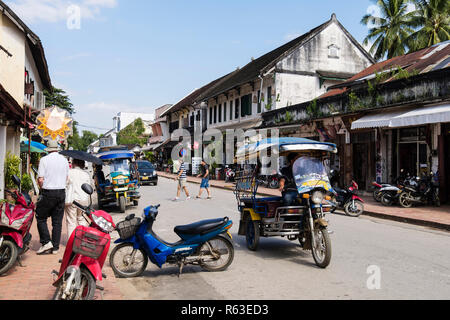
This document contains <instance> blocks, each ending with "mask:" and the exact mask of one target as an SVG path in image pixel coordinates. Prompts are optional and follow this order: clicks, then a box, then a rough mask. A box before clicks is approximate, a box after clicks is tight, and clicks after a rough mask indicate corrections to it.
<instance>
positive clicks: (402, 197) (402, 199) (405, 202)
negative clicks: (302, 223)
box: [398, 192, 413, 208]
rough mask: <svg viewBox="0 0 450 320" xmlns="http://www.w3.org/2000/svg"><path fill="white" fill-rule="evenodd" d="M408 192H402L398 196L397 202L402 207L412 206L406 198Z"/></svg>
mask: <svg viewBox="0 0 450 320" xmlns="http://www.w3.org/2000/svg"><path fill="white" fill-rule="evenodd" d="M408 197H409V194H408V193H406V192H402V194H401V195H400V196H399V198H398V202H399V203H400V205H401V206H402V207H403V208H411V207H412V206H413V204H412V202H411V201H409V200H408Z"/></svg>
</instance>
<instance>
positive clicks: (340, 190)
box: [334, 187, 347, 193]
mask: <svg viewBox="0 0 450 320" xmlns="http://www.w3.org/2000/svg"><path fill="white" fill-rule="evenodd" d="M334 190H335V191H336V192H337V193H347V190H345V189H341V188H338V187H334Z"/></svg>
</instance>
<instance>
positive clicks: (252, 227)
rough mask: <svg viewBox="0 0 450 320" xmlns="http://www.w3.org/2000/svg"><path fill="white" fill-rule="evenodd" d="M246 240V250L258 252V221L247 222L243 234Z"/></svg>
mask: <svg viewBox="0 0 450 320" xmlns="http://www.w3.org/2000/svg"><path fill="white" fill-rule="evenodd" d="M245 239H246V240H247V248H249V249H250V250H252V251H256V250H258V245H259V221H252V220H250V221H247V228H246V233H245Z"/></svg>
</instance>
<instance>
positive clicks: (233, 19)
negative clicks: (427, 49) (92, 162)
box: [4, 0, 375, 133]
mask: <svg viewBox="0 0 450 320" xmlns="http://www.w3.org/2000/svg"><path fill="white" fill-rule="evenodd" d="M4 2H5V3H6V4H8V5H9V6H10V7H11V8H12V9H13V10H14V11H15V12H16V14H18V16H19V17H20V18H21V19H22V20H23V21H24V22H25V23H26V24H27V25H28V27H30V29H32V30H33V32H34V33H36V34H37V35H38V36H39V38H40V39H41V41H42V43H43V46H44V49H45V54H46V58H47V62H48V66H49V71H50V76H51V79H52V84H53V86H55V87H57V88H61V89H63V90H65V91H66V92H67V93H68V94H69V97H70V99H71V101H72V103H73V104H74V108H75V110H76V113H75V114H74V118H75V120H77V121H78V122H79V123H80V125H81V127H80V129H81V130H91V131H94V132H96V133H105V132H106V131H107V130H109V129H111V128H112V127H113V117H114V116H115V115H117V113H118V112H139V113H154V110H155V109H156V108H158V107H160V106H162V105H164V104H168V103H170V104H174V103H176V102H178V101H179V100H181V99H182V98H183V97H185V96H187V95H188V94H189V93H191V92H192V91H194V90H195V89H197V88H200V87H202V86H203V85H205V84H207V83H209V82H211V81H213V80H215V79H217V78H219V77H221V76H223V75H225V74H227V73H229V72H231V71H233V70H235V69H236V68H237V67H243V66H244V65H245V64H247V63H249V62H250V61H251V58H252V57H254V58H258V57H260V56H261V55H263V54H265V53H267V52H269V51H271V50H273V49H275V48H277V47H279V46H281V45H283V44H284V43H286V42H288V41H289V40H292V39H294V38H295V37H297V36H300V35H302V34H304V33H306V32H308V31H309V30H311V29H313V28H315V27H317V26H318V25H320V24H322V23H324V22H326V21H328V20H329V19H330V17H331V15H332V14H333V13H335V14H336V16H337V18H338V20H339V21H340V22H341V23H342V24H343V26H344V27H345V28H346V29H347V30H348V31H349V32H350V33H351V34H352V35H353V37H354V38H355V39H356V40H357V41H359V42H360V43H362V41H363V39H364V38H365V37H366V35H367V33H368V27H367V26H365V25H362V24H361V23H360V21H361V18H362V17H363V16H364V15H365V14H367V13H373V11H374V10H375V9H374V6H373V4H374V2H373V1H371V0H341V1H336V0H320V1H310V0H277V1H266V0H259V1H256V0H240V1H238V0H226V1H216V0H190V1H187V0H171V1H166V0H159V1H154V0H71V1H68V0H4Z"/></svg>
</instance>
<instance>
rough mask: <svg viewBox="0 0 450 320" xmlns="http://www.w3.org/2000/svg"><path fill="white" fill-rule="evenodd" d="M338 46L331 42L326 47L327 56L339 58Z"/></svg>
mask: <svg viewBox="0 0 450 320" xmlns="http://www.w3.org/2000/svg"><path fill="white" fill-rule="evenodd" d="M339 50H340V49H339V47H338V46H336V45H334V44H332V45H331V46H329V47H328V58H333V59H339Z"/></svg>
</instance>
